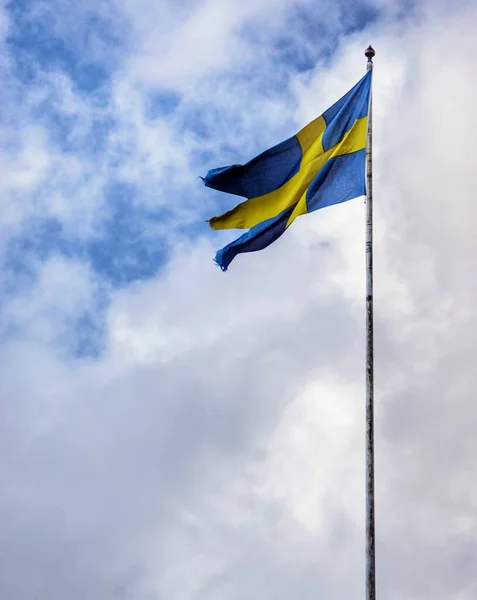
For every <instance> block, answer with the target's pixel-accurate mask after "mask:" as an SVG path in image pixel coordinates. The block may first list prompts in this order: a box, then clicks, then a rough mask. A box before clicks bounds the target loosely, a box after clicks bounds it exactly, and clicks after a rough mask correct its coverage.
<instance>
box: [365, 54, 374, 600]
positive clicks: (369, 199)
mask: <svg viewBox="0 0 477 600" xmlns="http://www.w3.org/2000/svg"><path fill="white" fill-rule="evenodd" d="M364 54H365V56H366V57H367V59H368V64H367V70H368V71H372V70H373V57H374V55H375V52H374V50H373V48H372V47H371V46H369V47H368V48H367V50H366V52H365V53H364ZM371 111H372V95H371V94H370V100H369V113H368V135H367V140H366V600H375V599H376V560H375V531H374V521H375V518H374V339H373V337H374V336H373V160H372V144H373V137H372V132H373V123H372V112H371Z"/></svg>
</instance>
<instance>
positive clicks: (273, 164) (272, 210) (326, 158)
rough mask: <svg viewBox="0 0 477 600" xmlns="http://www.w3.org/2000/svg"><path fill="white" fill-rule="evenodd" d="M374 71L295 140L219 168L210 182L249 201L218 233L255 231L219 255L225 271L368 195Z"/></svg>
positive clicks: (216, 223) (219, 220) (218, 223)
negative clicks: (310, 216) (335, 207)
mask: <svg viewBox="0 0 477 600" xmlns="http://www.w3.org/2000/svg"><path fill="white" fill-rule="evenodd" d="M371 76H372V71H368V72H367V73H366V75H365V76H364V77H363V78H362V79H361V80H360V81H359V82H358V83H357V84H356V85H355V86H354V87H353V88H352V89H351V90H350V91H349V92H348V93H347V94H346V95H345V96H343V98H341V99H340V100H338V102H336V103H335V104H333V106H332V107H331V108H329V109H328V110H327V111H325V112H324V113H323V114H322V115H321V116H320V117H318V118H317V119H315V120H314V121H312V122H311V123H309V124H308V125H307V126H306V127H304V128H303V129H302V130H301V131H300V132H298V133H297V134H296V135H294V136H293V137H291V138H289V139H288V140H285V141H284V142H281V143H280V144H277V145H276V146H274V147H273V148H270V149H269V150H266V151H265V152H263V153H262V154H260V155H259V156H257V157H255V158H253V159H252V160H251V161H250V162H248V163H246V164H245V165H232V166H230V167H222V168H219V169H213V170H211V171H209V172H208V173H207V175H206V176H205V177H204V178H203V179H204V182H205V185H206V186H208V187H210V188H213V189H216V190H220V191H222V192H228V193H230V194H236V195H237V196H243V197H245V198H248V200H246V201H245V202H242V203H241V204H239V205H238V206H236V207H235V208H233V209H232V210H230V211H228V212H226V213H224V214H223V215H220V216H218V217H213V218H212V219H210V221H209V223H210V226H211V227H212V228H213V229H249V231H247V232H246V233H245V234H244V235H242V236H241V237H239V238H238V239H237V240H235V241H234V242H232V243H230V244H228V245H227V246H225V248H222V250H219V251H218V252H217V254H216V257H215V260H216V262H217V264H218V265H219V266H220V267H221V269H222V270H223V271H226V270H227V268H228V266H229V265H230V263H231V262H232V260H233V259H234V258H235V257H236V256H237V254H241V253H242V252H255V251H256V250H262V249H263V248H266V247H267V246H269V245H270V244H271V243H272V242H274V241H275V240H276V239H278V238H279V237H280V236H281V235H282V233H284V231H285V230H286V229H287V227H289V226H290V225H291V223H293V221H294V220H295V219H296V218H297V217H298V216H300V215H304V214H306V213H310V212H312V211H314V210H318V209H319V208H323V207H325V206H330V205H332V204H339V203H340V202H346V201H347V200H351V199H353V198H356V197H358V196H362V195H364V194H365V193H366V189H365V160H366V156H365V153H366V151H365V148H366V133H367V124H368V110H369V97H370V89H371Z"/></svg>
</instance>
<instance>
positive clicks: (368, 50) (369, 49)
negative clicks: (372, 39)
mask: <svg viewBox="0 0 477 600" xmlns="http://www.w3.org/2000/svg"><path fill="white" fill-rule="evenodd" d="M375 54H376V52H375V51H374V48H373V47H372V46H368V47H367V48H366V51H365V53H364V55H365V56H366V58H367V59H368V62H373V57H374V55H375Z"/></svg>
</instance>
